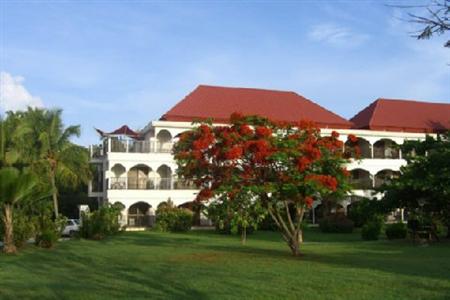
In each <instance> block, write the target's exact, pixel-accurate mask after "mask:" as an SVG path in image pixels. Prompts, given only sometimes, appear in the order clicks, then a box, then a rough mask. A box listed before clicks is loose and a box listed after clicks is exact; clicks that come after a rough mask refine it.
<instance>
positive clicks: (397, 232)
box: [385, 223, 407, 240]
mask: <svg viewBox="0 0 450 300" xmlns="http://www.w3.org/2000/svg"><path fill="white" fill-rule="evenodd" d="M385 231H386V236H387V238H388V239H390V240H394V239H404V238H406V234H407V229H406V225H405V224H404V223H394V224H389V225H387V226H386V229H385Z"/></svg>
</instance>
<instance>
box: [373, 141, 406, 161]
mask: <svg viewBox="0 0 450 300" xmlns="http://www.w3.org/2000/svg"><path fill="white" fill-rule="evenodd" d="M373 158H388V159H398V158H400V152H399V148H398V145H397V143H396V142H394V141H393V140H390V139H382V140H379V141H377V142H376V143H375V144H373Z"/></svg>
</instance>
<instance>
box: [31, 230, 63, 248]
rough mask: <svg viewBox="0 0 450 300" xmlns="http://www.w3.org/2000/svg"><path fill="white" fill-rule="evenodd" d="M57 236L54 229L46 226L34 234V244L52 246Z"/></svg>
mask: <svg viewBox="0 0 450 300" xmlns="http://www.w3.org/2000/svg"><path fill="white" fill-rule="evenodd" d="M59 236H60V235H59V234H58V232H57V231H56V230H54V229H52V228H48V229H46V230H44V231H43V232H41V233H39V234H38V235H37V236H36V245H37V246H39V247H42V248H53V246H54V245H55V243H56V242H57V241H58V238H59Z"/></svg>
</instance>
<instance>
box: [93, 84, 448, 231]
mask: <svg viewBox="0 0 450 300" xmlns="http://www.w3.org/2000/svg"><path fill="white" fill-rule="evenodd" d="M233 112H240V113H243V114H258V115H262V116H266V117H269V118H270V119H272V120H279V121H298V120H300V119H308V120H312V121H315V122H316V123H317V124H318V126H319V127H320V128H321V132H322V134H325V135H326V134H330V133H331V131H333V130H336V131H337V132H339V133H340V134H341V139H342V140H343V141H346V140H347V136H348V135H349V134H354V135H356V136H357V137H358V138H359V139H358V143H359V146H360V148H361V159H360V160H358V161H352V162H351V163H350V164H349V165H348V167H347V168H348V169H349V170H350V172H351V174H352V176H351V180H352V182H353V185H354V188H355V189H354V190H353V192H352V194H351V195H349V196H348V197H347V198H346V199H343V201H342V202H341V207H340V209H341V210H343V211H344V212H346V211H347V209H349V205H351V203H352V202H353V201H357V200H358V197H368V198H374V197H378V196H379V195H376V194H375V192H374V191H373V189H374V188H375V187H378V186H380V185H381V184H382V183H383V182H384V181H385V180H388V179H389V178H392V177H393V176H397V175H398V174H399V170H400V167H401V166H402V165H404V164H406V161H405V160H404V159H403V158H402V153H401V151H400V150H399V149H398V148H397V147H396V145H401V144H403V143H404V142H405V141H406V140H423V139H424V138H425V137H426V135H427V134H435V133H436V132H440V131H443V130H446V129H449V128H450V104H448V103H429V102H418V101H408V100H392V99H378V100H376V101H375V102H373V103H372V104H370V105H369V106H368V107H367V108H365V109H364V110H362V111H361V112H359V113H358V114H356V115H355V116H354V117H353V118H352V119H350V120H345V119H344V118H342V117H340V116H338V115H336V114H334V113H332V112H330V111H328V110H326V109H324V108H323V107H321V106H319V105H318V104H316V103H314V102H312V101H310V100H308V99H306V98H304V97H302V96H300V95H298V94H296V93H294V92H285V91H272V90H262V89H249V88H227V87H214V86H202V85H201V86H198V87H197V88H196V89H195V90H194V91H193V92H191V93H190V94H189V95H187V96H186V97H185V98H184V99H183V100H182V101H180V102H179V103H178V104H177V105H175V106H174V107H173V108H172V109H171V110H169V111H168V112H167V113H166V114H164V115H163V116H162V117H161V118H160V120H157V121H151V122H150V123H149V124H148V125H147V126H146V127H145V128H144V129H143V130H141V131H139V132H134V131H133V130H131V129H130V128H128V127H127V126H122V127H121V128H119V129H117V130H115V131H113V132H109V133H106V132H102V131H100V130H98V132H99V134H100V136H101V139H102V143H101V144H100V145H95V146H91V148H90V153H91V163H92V164H94V165H95V166H96V170H97V172H96V174H95V176H94V179H93V181H92V182H91V184H90V185H89V196H90V197H96V198H97V199H98V201H99V203H106V202H109V203H116V202H120V203H122V204H123V205H124V206H125V209H124V210H123V212H122V218H121V222H122V224H123V225H127V226H129V227H146V226H151V225H152V223H153V221H154V213H155V210H156V207H157V206H158V204H159V203H161V202H163V201H167V200H168V199H170V200H172V201H173V202H174V204H175V205H183V206H189V204H190V203H191V202H192V201H193V200H194V198H195V195H196V193H197V190H196V189H195V187H194V186H193V185H191V184H188V183H186V182H183V181H182V180H180V179H178V178H176V176H175V174H176V172H175V171H176V168H177V165H176V163H175V161H174V159H173V156H172V154H171V149H172V145H173V144H174V143H175V142H176V141H177V136H178V135H179V134H180V133H181V132H183V131H185V130H187V129H189V128H191V127H192V121H193V120H196V119H206V118H213V120H214V122H216V123H220V124H225V123H227V120H228V117H229V116H230V115H231V113H233ZM320 207H321V205H320V201H316V202H315V203H314V205H313V210H312V213H311V219H312V221H313V222H315V221H317V220H316V219H317V216H319V215H320Z"/></svg>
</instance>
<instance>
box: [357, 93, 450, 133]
mask: <svg viewBox="0 0 450 300" xmlns="http://www.w3.org/2000/svg"><path fill="white" fill-rule="evenodd" d="M350 121H352V122H353V123H354V127H353V128H358V129H371V130H385V131H406V132H441V131H445V130H446V129H450V103H430V102H419V101H412V100H398V99H377V100H376V101H375V102H373V103H371V104H370V105H369V106H368V107H366V108H365V109H363V110H362V111H360V112H359V113H358V114H356V115H355V116H354V117H353V118H352V119H350Z"/></svg>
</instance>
